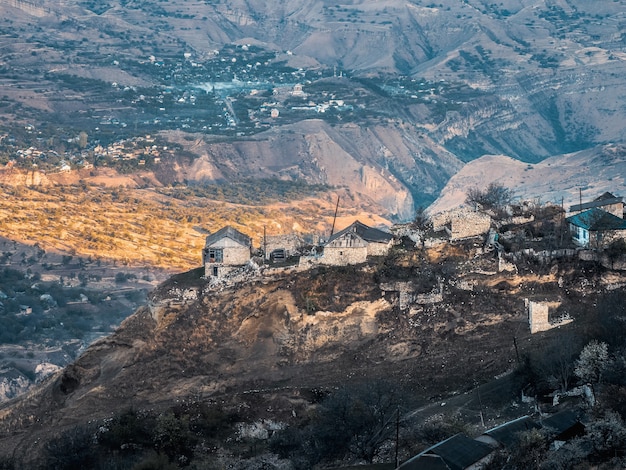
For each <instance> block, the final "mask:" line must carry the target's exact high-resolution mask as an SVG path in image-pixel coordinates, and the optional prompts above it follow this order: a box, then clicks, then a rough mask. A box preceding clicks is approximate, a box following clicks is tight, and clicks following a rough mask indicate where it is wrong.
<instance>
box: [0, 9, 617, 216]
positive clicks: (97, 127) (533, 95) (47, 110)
mask: <svg viewBox="0 0 626 470" xmlns="http://www.w3.org/2000/svg"><path fill="white" fill-rule="evenodd" d="M0 12H2V13H4V16H5V17H6V18H11V21H10V22H9V21H7V22H6V24H5V25H4V26H3V28H2V30H1V31H0V45H1V46H2V51H3V52H2V55H1V56H0V65H1V68H0V80H1V81H2V84H3V90H4V96H3V101H2V103H3V106H2V107H0V113H2V115H3V116H4V117H5V119H6V120H5V123H4V124H3V126H2V131H3V133H4V134H5V135H7V136H9V137H11V136H14V137H16V138H18V140H19V139H20V138H21V137H22V135H23V134H24V126H26V127H28V128H30V126H34V128H35V129H36V130H37V133H36V135H30V136H25V137H24V140H25V145H26V146H28V145H34V144H35V143H37V144H39V145H43V144H42V143H46V145H47V144H50V145H51V147H52V148H53V149H55V150H56V151H58V150H61V148H62V147H63V145H65V144H64V142H70V141H71V140H72V138H74V137H75V136H76V135H77V134H78V133H79V132H80V131H81V130H83V131H86V132H87V134H88V135H89V140H90V142H91V141H110V140H111V139H112V138H115V137H116V136H119V137H122V136H124V137H125V136H128V135H132V134H133V133H135V134H142V133H156V132H171V131H176V132H182V133H189V134H191V135H190V136H188V138H189V139H190V140H191V141H195V140H197V139H198V137H199V136H208V138H207V142H209V143H212V145H214V147H213V148H212V149H209V148H208V147H206V154H207V155H209V156H210V155H211V154H215V155H223V157H220V158H217V159H216V160H217V161H216V162H212V164H215V166H217V165H218V164H219V165H220V166H221V169H222V170H228V168H229V166H230V168H231V170H230V171H225V173H222V171H221V170H220V171H215V173H214V177H228V178H230V177H232V176H225V175H233V174H236V173H237V172H235V171H232V168H235V164H234V162H230V161H229V160H228V158H231V157H232V158H234V159H235V160H234V161H237V162H238V163H237V165H236V167H240V165H239V163H240V162H241V159H238V156H237V155H238V154H239V153H240V152H252V153H254V152H255V151H260V152H263V155H264V156H263V157H262V159H261V163H263V166H264V168H263V169H262V171H261V173H262V174H263V175H267V174H272V175H274V176H279V177H281V178H297V177H299V176H304V177H306V178H310V179H314V178H318V179H323V176H320V174H319V171H318V170H317V169H316V168H314V167H311V161H313V160H314V159H319V157H318V156H317V155H316V152H315V151H312V152H310V153H309V147H310V148H314V149H315V148H317V149H318V150H319V152H328V153H330V154H334V155H333V156H332V158H333V163H336V164H337V166H341V165H343V166H345V168H346V169H347V173H346V175H345V176H343V179H344V180H345V179H350V180H353V177H352V173H351V172H352V171H353V169H354V168H355V165H356V167H362V168H367V167H369V166H370V165H372V161H373V160H376V164H374V165H373V168H374V169H375V172H376V173H379V174H380V173H381V168H383V169H384V171H386V172H389V174H390V175H392V176H393V178H395V179H396V180H397V183H394V182H393V181H392V179H391V177H389V178H388V177H387V176H383V178H384V179H386V181H385V182H384V184H383V185H384V186H387V189H386V190H385V194H382V195H381V194H375V192H373V193H372V194H371V197H372V200H375V201H378V203H381V201H383V202H382V206H384V207H385V210H388V212H389V214H390V215H392V216H394V217H396V218H400V219H405V218H408V217H409V214H410V213H411V211H412V208H411V206H412V204H414V205H424V204H428V203H430V202H431V201H432V200H433V199H434V198H435V197H436V195H437V192H438V191H439V190H440V189H441V188H442V187H443V185H444V184H445V181H446V180H447V178H449V177H450V176H451V175H452V174H454V173H455V172H456V171H457V170H458V168H459V167H460V165H461V164H460V162H468V161H471V160H474V159H476V158H479V157H480V156H482V155H485V154H502V155H508V156H510V157H512V158H514V159H516V160H521V161H527V162H531V163H535V162H538V161H541V160H543V159H545V158H548V157H550V156H553V155H558V154H564V153H570V152H575V151H581V150H585V149H587V148H592V147H594V146H596V145H604V144H610V143H617V144H619V143H621V142H623V141H624V138H625V135H624V132H625V131H624V128H623V126H621V125H620V123H621V122H623V121H624V120H625V119H626V114H625V111H624V110H625V109H626V106H624V105H623V100H624V97H625V96H626V88H625V87H626V84H625V83H624V81H623V79H622V77H623V75H624V73H623V71H624V66H625V64H626V62H625V60H626V52H625V51H624V42H623V39H622V32H621V29H620V24H621V23H620V22H621V21H622V20H623V18H624V15H626V8H625V7H624V2H623V1H616V2H611V3H609V4H607V5H602V7H601V8H600V6H599V5H598V4H597V3H594V2H590V1H588V0H569V1H562V2H556V3H555V2H543V1H539V0H507V1H505V2H500V3H499V4H494V3H489V2H486V1H480V0H468V1H465V2H456V1H452V0H449V1H444V2H442V3H439V4H434V3H430V2H420V1H412V2H400V1H398V0H388V1H385V2H372V1H365V0H361V1H358V2H350V3H346V4H342V3H336V2H326V1H324V2H316V3H310V2H304V1H295V2H288V3H285V2H272V1H270V2H250V1H246V2H243V1H228V2H182V1H172V2H153V1H145V2H135V1H124V2H120V1H117V0H110V1H107V2H105V3H97V2H93V1H80V2H79V1H67V2H66V1H64V2H61V1H52V2H43V1H18V0H5V1H4V2H0ZM16 37H19V38H20V41H15V38H16ZM255 48H256V49H255ZM253 50H254V52H253ZM330 77H334V78H335V79H336V80H335V81H334V82H333V81H328V79H329V78H330ZM337 79H339V80H338V81H337ZM347 79H349V80H347ZM342 80H343V81H342ZM207 84H209V85H207ZM210 84H213V85H212V86H213V88H211V86H210ZM216 84H221V85H220V86H222V85H223V84H226V85H228V86H229V87H231V88H230V89H231V91H223V92H220V93H223V94H219V93H216V92H215V85H216ZM246 84H249V85H246ZM268 84H269V85H268ZM296 84H302V85H303V90H304V95H303V98H301V99H300V98H298V99H294V98H293V97H292V96H290V95H289V94H288V93H285V92H284V91H283V92H281V88H283V87H285V88H287V89H288V87H290V86H294V85H296ZM246 86H248V87H249V88H245V87H246ZM238 87H239V88H238ZM241 87H244V88H243V89H241ZM268 87H269V88H268ZM199 89H203V90H205V91H206V90H213V92H209V93H206V95H200V94H198V90H199ZM259 89H261V92H262V93H261V95H259V94H256V95H254V94H253V93H257V92H259ZM274 92H276V93H274ZM211 93H216V95H215V96H214V95H212V94H211ZM263 93H265V94H263ZM281 93H282V94H283V95H286V97H283V98H280V99H277V98H275V97H276V96H279V95H281ZM351 93H352V95H350V94H351ZM217 95H219V96H217ZM259 96H260V98H259ZM190 97H193V98H198V99H200V98H201V100H202V105H200V106H197V105H196V104H195V102H194V101H193V100H190ZM255 97H256V98H255ZM332 100H335V101H339V102H345V103H344V104H345V109H344V110H343V111H340V112H338V113H332V115H330V116H329V115H323V114H321V113H320V114H319V115H317V116H315V117H318V118H319V117H321V118H322V119H324V120H325V121H327V122H329V123H330V124H332V125H336V124H338V123H339V124H345V123H346V122H348V123H351V124H356V125H357V126H358V127H359V128H360V129H362V132H363V133H362V134H361V135H355V133H354V132H352V131H351V130H350V127H349V126H347V127H346V126H338V127H336V128H335V129H334V132H331V131H329V130H326V131H325V133H324V134H323V135H320V137H319V138H320V139H322V140H324V142H325V143H326V144H325V145H326V146H317V145H316V144H315V143H314V142H310V144H308V145H305V144H304V143H303V142H302V141H300V143H299V144H297V143H298V140H297V139H296V141H295V142H294V143H293V144H291V145H285V144H283V143H281V144H280V146H279V147H274V148H272V150H273V151H276V158H273V159H272V158H270V157H268V156H267V150H262V149H261V148H260V147H258V146H254V145H253V146H249V144H248V143H247V138H248V137H249V136H250V135H253V134H257V133H259V132H260V130H263V129H267V128H268V127H269V128H271V130H272V132H273V133H274V134H279V133H285V134H289V133H290V132H291V131H292V130H294V128H293V127H292V126H293V125H294V123H298V122H299V123H301V125H300V129H302V128H305V127H308V126H311V129H316V127H317V126H318V124H317V123H316V121H317V119H311V117H312V116H311V113H312V112H313V111H310V110H309V111H303V110H302V109H298V108H307V107H308V108H309V109H313V108H314V107H315V106H326V105H327V104H328V102H329V101H332ZM197 102H198V103H200V101H197ZM273 106H274V107H276V109H277V110H279V111H280V116H279V117H278V118H269V115H270V109H271V108H272V107H273ZM347 110H350V111H347ZM342 113H343V114H342ZM221 114H224V116H221V117H220V116H219V115H221ZM226 117H228V119H231V120H230V121H228V120H226ZM227 121H228V122H227ZM341 121H343V122H341ZM51 123H54V125H53V124H51ZM220 126H221V127H220ZM312 132H317V131H312ZM367 134H369V135H373V134H376V135H377V136H378V140H380V141H383V140H384V136H385V135H387V134H391V135H392V137H391V140H393V141H394V144H395V141H398V137H399V138H401V139H403V140H405V141H406V143H405V144H399V143H398V144H395V145H399V146H406V149H399V150H398V151H397V152H395V151H393V150H391V151H390V152H391V153H389V152H388V151H387V150H388V149H390V148H391V147H392V146H393V145H394V144H392V145H387V144H383V145H384V146H385V148H386V149H387V150H385V148H383V146H382V145H381V149H379V150H377V151H376V152H378V153H380V154H383V155H384V154H387V156H385V157H380V156H373V154H374V153H375V152H374V149H373V147H372V148H369V147H370V146H372V145H374V143H375V142H376V141H375V140H372V141H370V142H368V141H366V140H368V139H366V140H363V139H364V136H365V135H367ZM215 135H217V136H218V137H217V138H214V137H213V136H215ZM353 138H356V142H363V146H362V147H361V146H359V145H357V144H356V142H352V139H353ZM37 139H38V140H37ZM216 140H222V141H223V140H227V141H228V144H227V146H226V147H228V146H231V145H232V146H233V148H239V149H240V150H236V151H233V150H224V148H223V147H222V146H221V145H219V144H215V141H216ZM398 142H399V141H398ZM416 142H419V143H420V144H419V145H417V146H416V145H415V143H416ZM350 143H352V146H351V147H350V145H349V144H350ZM4 144H5V145H6V144H7V141H6V140H5V141H4ZM268 148H269V147H266V149H268ZM11 151H12V150H11V148H10V146H7V147H6V152H7V155H6V158H5V159H9V158H11ZM222 152H223V153H222ZM298 152H301V153H302V155H301V156H299V155H297V154H296V153H298ZM288 154H289V155H288ZM279 155H280V158H278V156H279ZM424 156H426V157H424ZM326 158H331V156H330V155H326ZM209 159H210V157H209ZM245 160H248V159H247V157H246V159H245ZM352 160H355V161H356V162H358V163H356V164H355V163H354V162H353V161H352ZM265 163H271V165H265ZM243 168H245V169H246V171H248V168H252V169H256V168H258V165H256V164H255V163H254V162H249V161H246V162H245V165H244V166H243ZM192 171H193V169H192ZM316 172H317V175H316V174H315V173H316ZM252 174H254V172H252ZM211 175H213V174H212V173H205V174H203V175H199V178H200V179H204V178H207V177H209V176H211ZM191 176H192V178H191V179H192V180H193V175H191ZM328 179H329V181H330V180H338V181H341V179H342V178H339V177H336V178H333V177H332V176H331V177H329V178H328ZM331 184H335V183H334V182H331ZM357 186H358V185H357ZM355 189H358V190H359V191H363V192H362V195H363V196H364V197H368V193H367V192H368V191H369V189H368V188H367V185H365V186H364V187H360V188H357V187H355ZM393 191H397V192H398V194H399V195H400V196H399V197H398V198H397V200H396V198H395V197H394V196H393V194H392V192H393ZM409 194H410V197H409V196H408V195H409ZM411 198H412V201H411V200H410V199H411Z"/></svg>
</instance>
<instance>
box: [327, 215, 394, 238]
mask: <svg viewBox="0 0 626 470" xmlns="http://www.w3.org/2000/svg"><path fill="white" fill-rule="evenodd" d="M348 232H354V233H356V234H357V235H358V236H359V237H361V238H362V239H363V240H365V241H367V242H378V243H388V242H389V241H391V240H392V239H393V235H392V234H390V233H389V232H385V231H383V230H379V229H377V228H374V227H370V226H368V225H365V224H364V223H362V222H359V221H358V220H357V221H355V222H354V223H352V224H351V225H349V226H347V227H346V228H344V229H343V230H341V231H340V232H337V233H335V234H334V235H333V236H332V237H330V238H329V239H328V242H327V243H330V242H331V241H333V240H336V239H337V238H339V237H341V236H342V235H344V234H346V233H348Z"/></svg>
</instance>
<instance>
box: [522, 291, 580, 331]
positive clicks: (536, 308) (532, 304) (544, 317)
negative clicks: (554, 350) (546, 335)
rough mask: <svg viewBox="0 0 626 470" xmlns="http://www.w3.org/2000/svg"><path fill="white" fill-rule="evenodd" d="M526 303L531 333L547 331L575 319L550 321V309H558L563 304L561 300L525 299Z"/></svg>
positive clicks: (566, 318)
mask: <svg viewBox="0 0 626 470" xmlns="http://www.w3.org/2000/svg"><path fill="white" fill-rule="evenodd" d="M524 303H525V304H526V313H527V315H528V324H529V326H530V333H531V334H534V333H539V332H540V331H547V330H550V329H552V328H555V327H557V326H561V325H566V324H568V323H571V322H572V321H573V320H572V319H571V318H569V317H563V318H559V319H555V320H552V321H550V309H556V308H557V307H558V306H559V305H560V304H561V303H560V302H536V301H532V300H528V299H524Z"/></svg>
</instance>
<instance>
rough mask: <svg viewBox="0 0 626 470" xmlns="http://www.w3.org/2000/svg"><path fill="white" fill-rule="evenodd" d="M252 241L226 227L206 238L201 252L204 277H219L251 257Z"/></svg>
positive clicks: (237, 231) (233, 229)
mask: <svg viewBox="0 0 626 470" xmlns="http://www.w3.org/2000/svg"><path fill="white" fill-rule="evenodd" d="M251 253H252V240H251V239H250V237H249V236H248V235H246V234H244V233H241V232H240V231H239V230H237V229H235V228H233V227H230V226H226V227H223V228H221V229H219V230H218V231H217V232H215V233H212V234H210V235H209V236H207V237H206V242H205V245H204V249H203V250H202V264H203V265H204V275H205V276H206V277H221V276H224V275H225V274H227V273H229V272H231V271H232V270H234V269H236V268H237V267H239V266H243V265H245V264H246V263H247V262H248V261H249V260H250V257H251Z"/></svg>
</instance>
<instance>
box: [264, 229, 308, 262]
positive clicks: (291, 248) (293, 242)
mask: <svg viewBox="0 0 626 470" xmlns="http://www.w3.org/2000/svg"><path fill="white" fill-rule="evenodd" d="M261 243H263V245H264V246H262V247H261V248H264V249H265V259H269V258H270V253H271V252H272V251H274V250H280V249H283V250H285V252H286V254H287V256H291V255H293V254H295V253H297V251H298V250H299V248H300V247H301V246H302V245H304V240H302V238H301V237H299V236H298V235H296V234H293V233H291V234H286V235H269V236H267V237H265V241H263V240H261Z"/></svg>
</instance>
